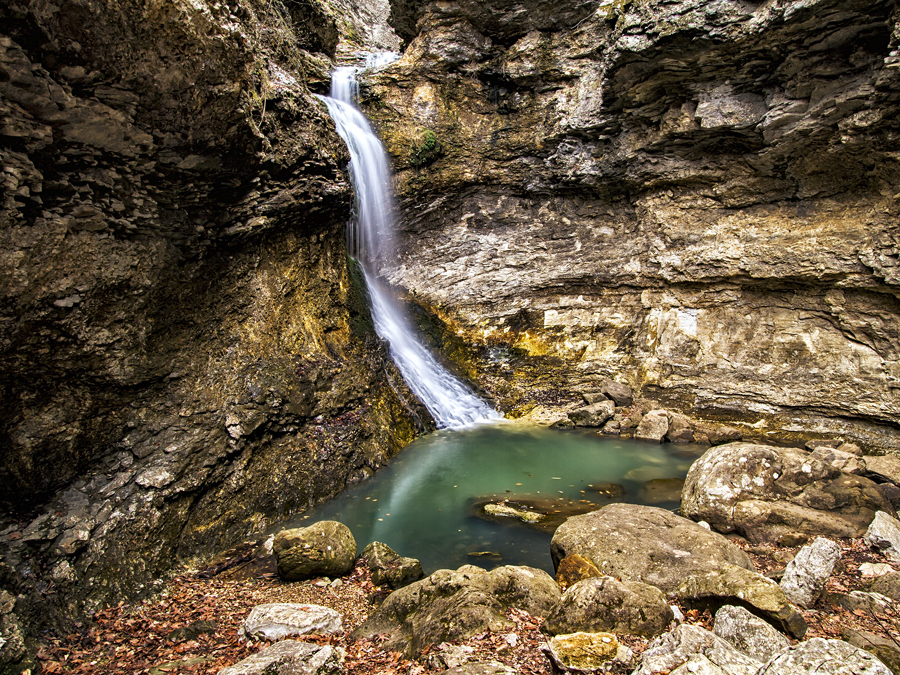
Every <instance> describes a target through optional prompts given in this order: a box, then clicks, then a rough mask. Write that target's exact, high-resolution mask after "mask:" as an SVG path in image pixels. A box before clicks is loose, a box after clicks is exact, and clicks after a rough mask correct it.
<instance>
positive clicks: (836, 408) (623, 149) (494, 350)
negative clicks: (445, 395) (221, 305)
mask: <svg viewBox="0 0 900 675" xmlns="http://www.w3.org/2000/svg"><path fill="white" fill-rule="evenodd" d="M392 8H393V14H392V20H393V25H394V27H395V28H396V29H397V31H398V33H399V34H400V36H401V37H402V38H403V39H404V40H406V41H407V42H408V47H407V48H406V52H405V54H404V57H403V59H402V60H401V61H400V62H398V63H397V64H395V65H393V66H392V67H390V68H388V69H386V70H384V71H382V72H381V73H380V74H377V75H375V76H373V77H371V78H370V81H369V85H368V87H364V94H365V97H366V100H365V101H364V105H365V107H366V109H367V111H368V113H369V114H370V116H372V117H373V118H374V119H375V121H376V123H377V126H378V127H379V128H380V130H381V133H382V135H383V138H384V139H385V141H386V143H387V146H388V148H389V151H390V152H391V154H392V155H393V158H394V161H395V165H396V167H397V170H398V175H397V181H396V182H397V186H398V190H399V193H400V202H401V205H402V212H403V214H404V223H403V228H404V235H405V236H404V239H403V242H402V251H401V253H400V258H399V264H398V267H397V269H396V270H394V271H393V273H392V275H393V280H394V281H395V282H396V283H397V284H398V285H399V286H401V287H403V288H406V289H408V291H409V295H410V297H411V299H413V300H414V301H416V302H419V303H420V304H421V305H422V306H423V307H425V308H426V309H427V310H428V312H430V313H431V314H432V315H433V316H435V317H437V318H438V319H440V321H439V322H438V323H439V324H442V325H441V326H439V327H440V328H442V329H443V334H442V335H441V337H440V339H442V340H443V341H444V343H445V346H447V347H449V348H451V353H453V354H454V355H455V356H456V357H457V358H458V359H459V360H460V361H461V362H462V363H464V364H466V365H467V367H469V372H470V373H474V372H478V376H479V379H480V382H481V384H482V385H483V386H484V387H485V388H486V389H488V390H489V391H491V392H492V393H493V394H494V395H495V396H496V397H497V398H498V399H499V400H500V402H501V404H502V405H503V406H504V408H505V409H507V410H510V411H512V412H514V413H515V412H518V411H521V410H522V409H523V408H525V407H526V406H528V405H533V404H534V402H536V401H537V402H544V401H554V400H567V399H566V396H567V392H568V391H570V390H571V387H572V386H573V385H575V386H578V385H584V386H591V385H596V384H597V383H598V382H599V381H602V380H603V379H606V378H610V379H615V380H619V381H623V382H627V383H628V384H630V385H632V386H633V387H634V388H635V389H636V390H637V391H639V392H640V393H641V394H642V395H643V396H644V397H645V398H654V399H656V400H658V401H659V402H661V403H662V404H664V405H665V406H667V407H671V408H674V409H679V410H681V411H682V412H691V413H692V414H700V415H704V416H707V417H720V418H724V419H728V420H734V421H742V422H744V423H745V424H747V425H748V426H752V428H753V430H754V431H755V432H756V433H757V435H758V436H761V437H764V436H766V435H767V434H772V435H773V436H780V437H782V438H790V437H792V436H797V435H802V434H803V433H807V432H809V431H816V432H818V433H821V434H825V435H828V434H838V433H840V434H843V435H844V436H847V437H850V438H854V439H857V440H858V441H860V442H862V443H863V444H864V445H866V446H867V447H872V448H877V449H879V451H883V450H884V449H888V448H890V449H897V448H898V447H900V436H898V433H897V423H896V420H897V419H898V417H900V397H898V392H900V388H898V387H900V380H898V378H900V361H898V350H900V348H898V345H900V339H898V321H897V317H898V315H900V311H898V310H900V303H898V288H900V239H898V235H897V229H896V222H897V218H898V204H897V200H898V198H900V164H898V157H897V155H896V147H897V143H898V138H900V128H898V123H897V120H898V119H900V117H898V114H897V113H898V109H897V102H898V87H900V55H898V51H897V49H898V46H900V45H898V42H900V28H898V23H897V20H898V15H897V12H896V7H895V3H894V2H890V1H885V0H876V1H875V2H862V1H859V0H851V1H850V2H844V1H841V2H838V1H837V0H814V1H811V2H804V3H777V2H776V3H740V2H728V3H713V4H710V3H708V2H700V1H699V0H681V1H679V2H671V3H660V2H654V1H652V0H634V1H631V0H626V1H625V2H601V1H600V0H593V1H591V0H587V1H584V2H577V3H567V4H566V5H565V8H564V10H563V9H561V8H560V5H559V4H558V3H546V2H542V1H540V0H534V1H530V2H524V3H520V2H506V1H505V0H496V1H495V2H489V3H476V2H469V1H468V0H449V1H447V2H433V1H430V0H394V1H393V2H392ZM541 17H549V18H541Z"/></svg>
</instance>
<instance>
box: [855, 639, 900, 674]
mask: <svg viewBox="0 0 900 675" xmlns="http://www.w3.org/2000/svg"><path fill="white" fill-rule="evenodd" d="M842 637H843V638H844V640H846V641H847V642H849V643H850V644H851V645H853V646H854V647H859V648H860V649H864V650H866V651H867V652H869V653H870V654H874V655H875V656H876V657H877V658H878V660H879V661H881V662H882V663H883V664H884V665H886V666H887V667H888V668H890V669H891V671H893V672H894V673H900V649H898V647H897V643H896V642H894V641H893V640H889V639H888V638H885V637H882V636H880V635H876V634H875V633H870V632H868V631H864V630H853V629H852V628H845V629H844V631H843V633H842Z"/></svg>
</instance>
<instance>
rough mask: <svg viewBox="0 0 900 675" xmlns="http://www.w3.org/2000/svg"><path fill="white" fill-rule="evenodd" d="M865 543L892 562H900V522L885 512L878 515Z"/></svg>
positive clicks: (870, 527) (865, 538) (867, 531)
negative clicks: (882, 553)
mask: <svg viewBox="0 0 900 675" xmlns="http://www.w3.org/2000/svg"><path fill="white" fill-rule="evenodd" d="M864 541H865V542H866V543H867V544H868V545H869V546H871V547H872V548H875V549H878V550H879V551H882V552H884V554H885V555H886V556H887V557H888V558H890V559H891V560H898V561H900V521H898V520H897V519H896V518H894V517H893V516H891V515H888V514H887V513H885V512H883V511H879V512H878V513H876V514H875V518H874V519H873V520H872V524H871V525H869V529H868V530H866V536H865V537H864Z"/></svg>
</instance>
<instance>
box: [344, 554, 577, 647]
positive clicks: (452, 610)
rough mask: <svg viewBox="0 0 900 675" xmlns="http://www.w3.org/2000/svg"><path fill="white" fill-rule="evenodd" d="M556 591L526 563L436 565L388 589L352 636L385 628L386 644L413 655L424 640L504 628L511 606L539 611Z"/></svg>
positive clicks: (547, 577)
mask: <svg viewBox="0 0 900 675" xmlns="http://www.w3.org/2000/svg"><path fill="white" fill-rule="evenodd" d="M559 597H560V591H559V587H558V586H557V585H556V582H555V581H553V577H551V576H550V575H549V574H547V573H546V572H544V571H542V570H538V569H534V568H531V567H513V566H504V567H498V568H496V569H494V570H492V571H490V572H486V571H485V570H483V569H481V568H478V567H473V566H471V565H466V566H463V567H460V568H459V569H458V570H438V571H437V572H435V573H434V574H432V575H431V576H429V577H427V578H425V579H423V580H421V581H417V582H416V583H414V584H410V585H409V586H405V587H403V588H401V589H399V590H397V591H394V592H393V593H391V594H390V595H389V596H388V597H387V599H386V600H385V601H384V602H383V603H382V605H381V606H380V607H379V608H378V609H377V610H375V611H374V612H373V613H372V614H371V615H370V616H369V618H368V619H367V620H366V621H365V623H363V624H362V625H361V626H360V627H359V628H357V629H356V630H355V631H354V632H353V636H354V637H371V636H373V635H378V634H381V633H384V634H386V640H385V642H384V645H385V647H386V648H387V649H391V650H394V651H401V652H403V653H405V654H410V655H412V654H417V653H418V652H420V651H421V650H422V649H424V648H425V647H426V646H428V645H434V644H440V643H441V642H445V641H450V640H464V639H467V638H469V637H471V636H473V635H475V634H476V633H479V632H481V631H484V630H487V629H489V628H490V629H492V630H495V631H497V630H501V629H504V628H507V627H508V626H509V625H510V622H509V620H508V619H507V618H506V610H507V609H509V608H510V607H516V608H519V609H522V610H525V611H526V612H528V613H529V614H532V615H534V616H540V617H544V616H546V615H547V613H548V612H549V611H550V609H551V608H552V607H553V606H554V605H555V604H556V601H557V600H559Z"/></svg>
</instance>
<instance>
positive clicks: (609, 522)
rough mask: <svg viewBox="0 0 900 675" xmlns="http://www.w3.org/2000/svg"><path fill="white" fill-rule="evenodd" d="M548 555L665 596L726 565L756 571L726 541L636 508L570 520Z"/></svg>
mask: <svg viewBox="0 0 900 675" xmlns="http://www.w3.org/2000/svg"><path fill="white" fill-rule="evenodd" d="M550 553H551V555H552V557H553V562H554V565H556V566H559V564H560V561H562V560H563V559H564V558H565V557H566V556H569V555H572V554H575V553H577V554H579V555H581V556H583V557H585V558H587V559H588V560H590V561H591V562H592V563H593V564H594V565H595V566H596V567H597V569H598V570H600V572H601V573H603V574H605V575H609V576H611V577H616V578H618V579H621V580H623V581H637V582H641V583H644V584H650V585H651V586H656V587H657V588H659V589H660V590H662V591H664V592H669V591H674V590H675V589H676V588H678V586H679V584H681V582H682V581H684V580H685V579H686V578H688V577H690V576H692V575H696V574H706V573H708V572H714V571H716V570H718V569H719V568H721V567H722V566H723V565H724V564H726V563H730V564H732V565H736V566H739V567H742V568H744V569H747V570H752V569H753V563H752V562H751V561H750V558H749V557H748V556H747V554H746V553H744V552H743V551H742V550H741V549H739V548H738V547H737V546H735V545H734V544H732V543H731V542H729V541H728V540H727V539H726V538H725V537H723V536H722V535H720V534H717V533H715V532H710V531H709V530H707V529H705V528H703V527H701V526H700V525H697V524H696V523H694V522H692V521H690V520H687V519H686V518H682V517H681V516H676V515H675V514H674V513H672V512H671V511H667V510H665V509H660V508H656V507H653V506H639V505H636V504H610V505H609V506H604V507H603V508H602V509H600V510H598V511H593V512H592V513H587V514H585V515H583V516H575V517H573V518H569V519H568V520H567V521H566V522H565V523H563V524H562V525H560V527H559V528H558V529H557V530H556V533H555V534H554V535H553V539H552V541H551V544H550ZM582 583H584V582H582ZM776 588H777V586H776Z"/></svg>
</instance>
